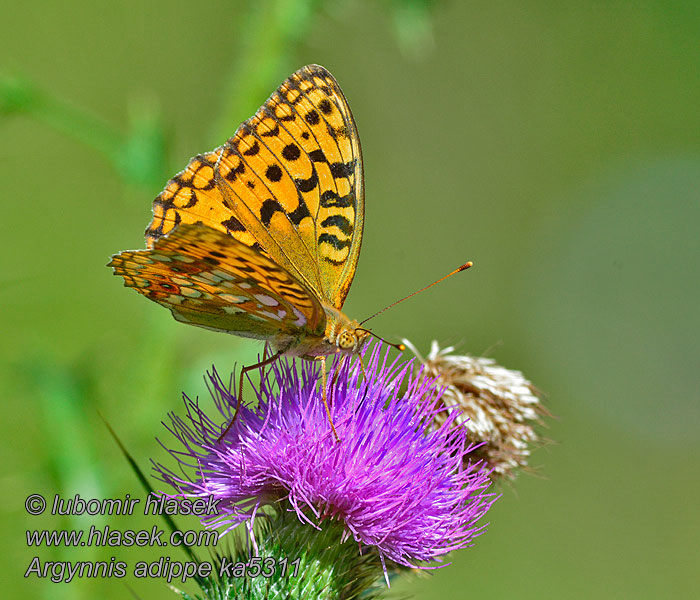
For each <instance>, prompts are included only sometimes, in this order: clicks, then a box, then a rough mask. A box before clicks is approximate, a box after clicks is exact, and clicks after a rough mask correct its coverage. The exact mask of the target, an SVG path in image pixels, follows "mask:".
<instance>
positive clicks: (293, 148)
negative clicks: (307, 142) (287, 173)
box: [282, 144, 301, 161]
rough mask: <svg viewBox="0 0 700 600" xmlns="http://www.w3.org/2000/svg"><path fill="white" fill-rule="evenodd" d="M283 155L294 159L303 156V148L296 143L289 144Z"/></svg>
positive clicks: (286, 158)
mask: <svg viewBox="0 0 700 600" xmlns="http://www.w3.org/2000/svg"><path fill="white" fill-rule="evenodd" d="M282 156H283V157H284V158H285V160H291V161H294V160H296V159H297V158H299V157H300V156H301V150H300V149H299V146H297V145H296V144H288V145H286V146H285V147H284V149H283V150H282Z"/></svg>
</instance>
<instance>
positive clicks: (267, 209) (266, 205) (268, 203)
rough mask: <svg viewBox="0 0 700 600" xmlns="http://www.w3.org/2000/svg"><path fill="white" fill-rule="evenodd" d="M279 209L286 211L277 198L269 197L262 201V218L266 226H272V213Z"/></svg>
mask: <svg viewBox="0 0 700 600" xmlns="http://www.w3.org/2000/svg"><path fill="white" fill-rule="evenodd" d="M277 211H279V212H284V211H283V210H282V207H281V206H280V203H279V202H277V200H272V199H268V200H265V202H263V203H262V206H261V207H260V219H261V221H262V222H263V225H265V227H269V226H270V221H271V220H272V215H274V214H275V213H276V212H277Z"/></svg>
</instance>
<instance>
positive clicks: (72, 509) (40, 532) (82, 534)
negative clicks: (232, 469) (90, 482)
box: [24, 494, 299, 583]
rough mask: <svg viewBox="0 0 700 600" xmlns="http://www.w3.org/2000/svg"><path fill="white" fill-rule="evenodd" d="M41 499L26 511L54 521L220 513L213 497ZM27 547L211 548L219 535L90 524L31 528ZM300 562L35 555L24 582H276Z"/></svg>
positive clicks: (30, 503) (291, 573)
mask: <svg viewBox="0 0 700 600" xmlns="http://www.w3.org/2000/svg"><path fill="white" fill-rule="evenodd" d="M50 502H51V505H50V506H49V505H48V503H47V501H46V498H44V496H42V495H40V494H32V495H30V496H28V497H27V499H26V501H25V509H26V511H27V512H28V513H29V514H30V515H34V516H38V515H42V514H44V513H45V512H47V509H50V511H49V512H50V514H51V515H53V516H73V517H74V516H88V517H97V516H99V517H100V518H101V517H104V516H106V515H109V516H117V515H118V516H122V515H126V516H130V515H134V514H136V513H137V511H138V512H142V514H143V515H153V516H156V517H161V516H166V518H167V517H170V516H173V515H196V516H200V517H201V516H207V515H216V514H218V507H217V504H218V502H219V500H214V498H213V497H211V496H210V497H208V498H198V499H196V500H191V499H186V498H182V499H180V498H178V499H175V498H168V497H164V496H156V495H153V494H151V495H149V496H148V497H147V498H146V499H145V500H144V501H143V502H142V500H141V499H140V498H132V497H131V496H130V495H129V494H127V495H126V496H125V497H124V498H118V499H116V498H107V499H97V498H91V499H84V498H81V497H80V495H79V494H76V495H75V496H73V497H71V498H63V497H61V496H59V495H55V496H54V497H53V498H51V499H50ZM26 534H27V546H29V547H30V548H37V549H38V548H52V547H62V548H78V547H107V548H119V547H131V546H137V547H146V546H149V547H169V546H173V547H187V548H192V547H202V546H205V547H212V546H216V545H217V543H218V541H219V533H218V532H217V531H213V530H206V529H205V530H202V529H199V530H193V529H188V530H179V529H175V530H173V531H167V530H165V529H161V528H160V527H158V526H157V525H153V526H152V527H151V528H150V529H139V530H135V529H122V528H114V527H112V526H110V525H105V524H100V525H95V524H92V525H90V526H89V527H86V528H85V529H27V531H26ZM298 567H299V559H298V558H297V559H295V560H288V559H286V558H284V559H279V558H272V557H266V558H263V557H259V556H256V557H252V558H250V559H249V560H248V561H247V562H233V561H231V560H229V559H227V558H226V557H225V556H221V557H219V558H218V559H217V560H215V561H206V560H190V561H177V560H172V559H171V558H170V557H166V556H162V557H160V559H158V560H153V561H136V562H135V563H134V564H132V565H129V564H127V562H126V561H123V560H118V559H117V558H116V557H114V556H112V557H110V559H109V560H93V561H67V560H43V559H42V558H41V557H39V556H34V557H33V558H32V559H31V560H30V562H29V565H28V566H27V569H26V571H25V573H24V577H25V578H30V577H36V578H38V579H45V580H48V581H52V582H53V583H70V582H71V581H73V580H74V579H76V578H83V577H88V578H116V579H119V578H122V577H125V576H127V575H129V574H133V576H134V577H137V578H146V577H151V578H161V579H163V580H165V581H166V582H167V583H172V582H174V581H181V582H183V583H184V582H185V581H187V580H188V579H191V578H193V577H197V578H204V577H209V576H217V577H220V578H223V577H228V578H232V577H267V578H269V577H272V576H273V575H275V573H277V574H279V575H281V576H282V577H284V576H287V575H288V576H291V577H294V576H296V571H297V569H298Z"/></svg>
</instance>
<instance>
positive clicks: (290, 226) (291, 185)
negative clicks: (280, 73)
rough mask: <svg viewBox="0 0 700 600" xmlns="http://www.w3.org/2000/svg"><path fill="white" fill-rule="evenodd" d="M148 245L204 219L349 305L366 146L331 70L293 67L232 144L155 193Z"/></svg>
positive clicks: (322, 294)
mask: <svg viewBox="0 0 700 600" xmlns="http://www.w3.org/2000/svg"><path fill="white" fill-rule="evenodd" d="M153 212H154V218H153V221H152V222H151V224H150V226H149V227H148V229H147V231H146V240H147V244H148V246H149V247H152V246H153V245H154V244H156V243H157V240H158V239H159V238H160V237H161V236H163V235H165V234H167V233H168V232H169V231H171V230H172V229H173V228H175V227H176V226H177V225H179V224H181V223H203V224H204V225H207V226H209V227H211V228H213V229H216V230H218V231H221V232H223V233H225V234H228V235H230V236H232V237H233V238H235V239H236V240H237V241H238V242H240V243H241V244H243V245H245V246H247V247H250V248H251V249H253V250H254V251H256V252H257V253H259V254H263V255H265V256H267V257H269V258H270V259H271V261H270V262H271V263H272V264H276V265H277V266H278V268H279V267H281V268H282V269H283V270H285V271H287V272H288V274H290V275H291V277H292V278H294V279H295V280H298V282H300V284H302V285H303V286H305V287H306V288H307V289H310V290H311V291H312V292H314V293H315V294H316V295H317V296H318V297H319V299H320V300H323V301H326V302H328V303H329V304H330V305H332V306H334V307H335V308H338V309H339V308H341V307H342V305H343V302H344V300H345V296H346V295H347V291H348V289H349V287H350V284H351V282H352V278H353V276H354V273H355V268H356V265H357V259H358V256H359V251H360V244H361V241H362V226H363V216H364V189H363V173H362V154H361V149H360V143H359V138H358V135H357V130H356V127H355V122H354V119H353V117H352V113H351V112H350V108H349V106H348V104H347V102H346V100H345V97H344V96H343V93H342V91H341V90H340V87H339V86H338V84H337V82H336V81H335V79H333V77H332V75H331V74H330V73H329V72H328V71H326V70H325V69H324V68H323V67H319V66H316V65H311V66H307V67H304V68H303V69H300V70H299V71H297V72H296V73H294V74H293V75H292V76H291V77H289V78H288V79H287V80H286V81H285V82H284V83H283V84H282V85H281V86H280V87H279V88H278V89H277V91H276V92H275V93H274V94H272V96H271V97H270V98H269V99H268V101H267V102H266V103H265V104H264V105H263V106H262V107H261V108H260V109H259V110H258V111H257V113H256V114H255V115H254V116H253V117H252V118H250V119H248V120H247V121H245V122H244V123H243V124H242V125H241V126H240V127H239V128H238V130H237V131H236V133H235V135H234V136H233V137H232V138H230V139H229V140H228V141H227V142H226V144H224V145H223V146H221V147H219V148H217V149H216V150H214V151H212V152H209V153H206V154H204V155H199V156H197V157H195V158H193V159H192V160H191V161H190V163H189V164H188V165H187V168H186V169H185V170H184V171H182V172H181V173H179V174H178V175H176V176H175V177H174V178H173V179H172V180H170V182H169V183H168V184H167V186H166V188H165V189H164V190H163V192H162V193H161V194H160V195H159V196H158V197H157V198H156V200H155V202H154V206H153Z"/></svg>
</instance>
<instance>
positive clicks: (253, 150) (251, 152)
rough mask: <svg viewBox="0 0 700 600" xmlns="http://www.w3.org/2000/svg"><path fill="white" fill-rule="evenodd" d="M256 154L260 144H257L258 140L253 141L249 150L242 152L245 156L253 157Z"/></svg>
mask: <svg viewBox="0 0 700 600" xmlns="http://www.w3.org/2000/svg"><path fill="white" fill-rule="evenodd" d="M258 152H260V144H258V140H255V142H254V143H253V145H252V146H251V147H250V148H248V149H247V150H244V151H243V154H245V155H246V156H255V155H256V154H257V153H258Z"/></svg>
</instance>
